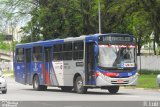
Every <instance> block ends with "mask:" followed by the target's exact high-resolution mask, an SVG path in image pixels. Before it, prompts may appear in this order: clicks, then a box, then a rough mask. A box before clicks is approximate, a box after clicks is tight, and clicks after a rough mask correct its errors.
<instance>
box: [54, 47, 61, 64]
mask: <svg viewBox="0 0 160 107" xmlns="http://www.w3.org/2000/svg"><path fill="white" fill-rule="evenodd" d="M62 51H63V50H62V44H55V45H53V60H54V61H61V60H63V58H62Z"/></svg>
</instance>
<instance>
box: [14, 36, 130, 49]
mask: <svg viewBox="0 0 160 107" xmlns="http://www.w3.org/2000/svg"><path fill="white" fill-rule="evenodd" d="M103 35H108V36H110V35H115V36H118V35H128V36H133V35H129V34H121V33H106V34H90V35H82V36H80V37H68V38H64V39H53V40H46V41H37V42H30V43H24V44H17V45H16V47H17V48H20V47H24V46H25V47H32V46H38V45H42V44H43V45H47V44H56V43H64V42H69V41H78V40H85V39H95V38H97V37H98V36H103Z"/></svg>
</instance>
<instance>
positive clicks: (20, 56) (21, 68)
mask: <svg viewBox="0 0 160 107" xmlns="http://www.w3.org/2000/svg"><path fill="white" fill-rule="evenodd" d="M14 59H15V60H14V74H15V81H16V82H18V83H22V84H29V85H32V86H33V89H35V90H38V91H40V90H46V89H47V87H49V86H52V87H59V88H61V90H62V91H71V90H74V91H76V92H77V93H79V94H83V93H86V92H87V89H89V88H101V89H106V90H108V91H109V93H112V94H114V93H117V92H118V91H119V87H120V86H134V85H136V81H137V78H138V74H137V56H136V39H135V37H134V36H133V35H129V34H119V33H108V34H93V35H84V36H80V37H69V38H65V39H54V40H46V41H38V42H31V43H25V44H17V45H16V52H15V58H14Z"/></svg>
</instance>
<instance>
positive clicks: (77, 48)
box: [73, 41, 84, 60]
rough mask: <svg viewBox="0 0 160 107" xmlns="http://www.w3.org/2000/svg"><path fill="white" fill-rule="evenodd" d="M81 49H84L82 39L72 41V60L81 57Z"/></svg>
mask: <svg viewBox="0 0 160 107" xmlns="http://www.w3.org/2000/svg"><path fill="white" fill-rule="evenodd" d="M83 50H84V44H83V41H81V42H80V41H79V42H75V43H73V59H74V60H80V59H83V52H84V51H83Z"/></svg>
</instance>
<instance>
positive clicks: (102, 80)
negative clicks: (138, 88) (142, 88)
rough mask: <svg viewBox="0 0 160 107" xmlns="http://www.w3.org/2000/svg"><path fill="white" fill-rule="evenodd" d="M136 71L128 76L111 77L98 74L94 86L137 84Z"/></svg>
mask: <svg viewBox="0 0 160 107" xmlns="http://www.w3.org/2000/svg"><path fill="white" fill-rule="evenodd" d="M137 79H138V73H136V74H135V75H133V76H130V77H128V78H111V77H107V76H98V77H97V79H96V86H114V85H116V86H117V85H118V86H134V85H136V84H137Z"/></svg>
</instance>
